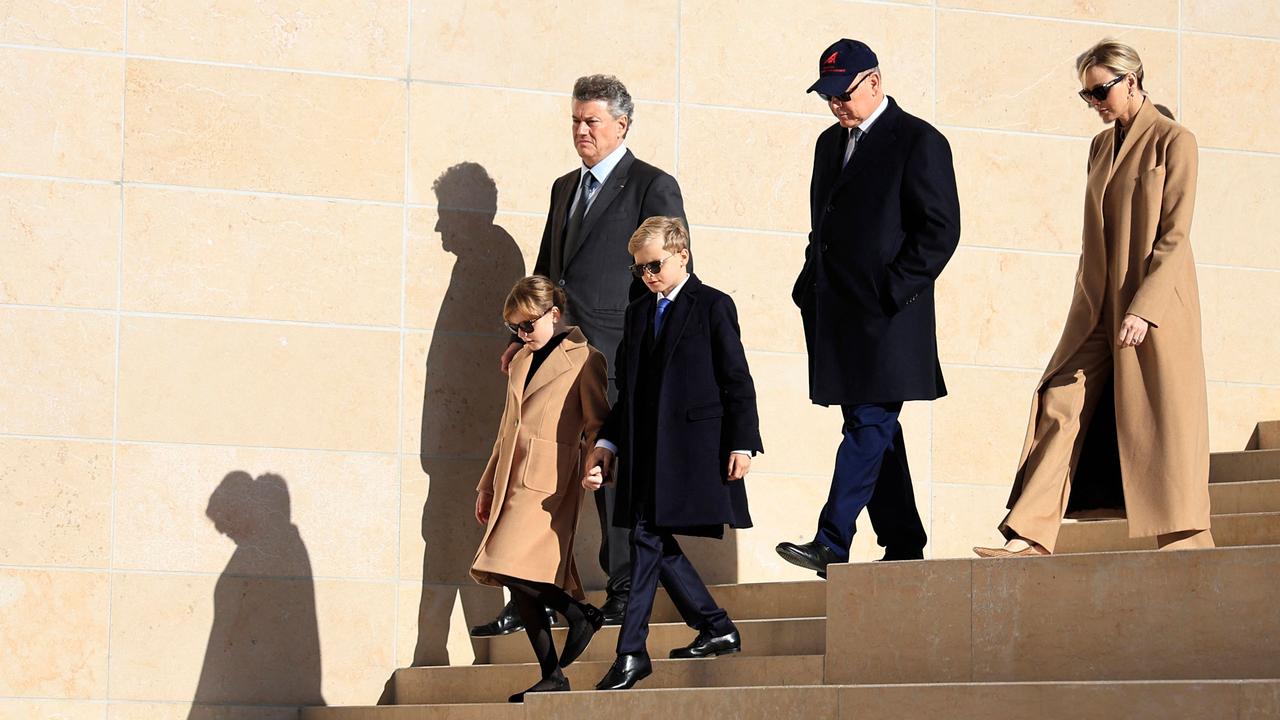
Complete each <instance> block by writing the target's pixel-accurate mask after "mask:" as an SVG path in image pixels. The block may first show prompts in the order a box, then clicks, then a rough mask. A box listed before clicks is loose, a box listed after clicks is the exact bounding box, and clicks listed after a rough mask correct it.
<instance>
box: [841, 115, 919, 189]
mask: <svg viewBox="0 0 1280 720" xmlns="http://www.w3.org/2000/svg"><path fill="white" fill-rule="evenodd" d="M901 115H902V110H901V109H900V108H899V107H898V103H896V102H894V100H893V98H889V106H888V107H886V108H885V109H884V112H883V113H881V114H880V117H879V118H876V121H875V123H874V124H873V125H872V126H871V129H870V130H868V131H867V134H866V135H864V136H863V137H862V140H860V141H858V146H857V147H856V148H854V150H853V157H851V158H849V164H848V165H845V166H844V170H843V171H840V175H839V177H837V178H836V182H835V185H834V186H832V188H831V192H832V194H835V193H836V192H837V191H839V190H840V188H841V186H843V185H844V184H845V183H847V182H849V181H850V180H852V179H853V178H855V177H857V176H858V173H861V172H863V171H864V170H866V169H867V168H872V167H876V166H877V165H878V160H879V158H880V157H881V156H882V155H884V153H885V151H886V150H888V149H889V148H890V147H892V146H893V143H894V142H895V141H896V140H897V138H898V136H897V132H896V131H897V125H898V118H899V117H900V116H901ZM843 161H844V158H843V156H838V157H837V158H836V164H837V166H839V163H841V162H843Z"/></svg>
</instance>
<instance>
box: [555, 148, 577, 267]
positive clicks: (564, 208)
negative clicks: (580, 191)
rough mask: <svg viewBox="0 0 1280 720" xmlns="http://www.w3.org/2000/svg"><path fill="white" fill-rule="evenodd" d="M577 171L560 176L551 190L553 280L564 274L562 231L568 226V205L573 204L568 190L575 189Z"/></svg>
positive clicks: (570, 192)
mask: <svg viewBox="0 0 1280 720" xmlns="http://www.w3.org/2000/svg"><path fill="white" fill-rule="evenodd" d="M579 173H580V171H579V170H574V171H573V172H571V173H569V174H568V175H564V176H561V177H560V178H559V179H557V180H556V182H555V184H554V185H553V186H552V188H551V272H552V273H553V274H554V277H555V278H557V279H558V278H559V277H560V276H561V275H563V274H564V266H565V257H564V239H565V238H564V231H565V226H566V225H568V224H569V205H570V204H571V203H572V202H573V192H572V190H571V189H570V188H573V187H577V185H576V183H577V178H578V175H579Z"/></svg>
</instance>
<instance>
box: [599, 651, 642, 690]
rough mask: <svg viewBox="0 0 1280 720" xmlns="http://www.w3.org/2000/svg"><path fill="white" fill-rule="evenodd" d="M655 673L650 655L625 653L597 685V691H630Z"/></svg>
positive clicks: (616, 660)
mask: <svg viewBox="0 0 1280 720" xmlns="http://www.w3.org/2000/svg"><path fill="white" fill-rule="evenodd" d="M652 673H653V665H652V664H651V663H650V662H649V654H648V653H642V652H638V653H623V654H621V655H619V656H618V657H617V659H615V660H614V661H613V665H612V666H611V667H610V668H609V672H607V673H605V674H604V677H603V678H600V682H598V683H596V689H597V690H630V689H631V688H633V687H635V684H636V683H638V682H640V681H641V680H643V679H645V678H647V677H649V675H651V674H652Z"/></svg>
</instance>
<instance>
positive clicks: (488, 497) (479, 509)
mask: <svg viewBox="0 0 1280 720" xmlns="http://www.w3.org/2000/svg"><path fill="white" fill-rule="evenodd" d="M492 507H493V493H487V492H482V493H478V494H477V495H476V522H478V523H480V524H481V525H488V524H489V510H490V508H492Z"/></svg>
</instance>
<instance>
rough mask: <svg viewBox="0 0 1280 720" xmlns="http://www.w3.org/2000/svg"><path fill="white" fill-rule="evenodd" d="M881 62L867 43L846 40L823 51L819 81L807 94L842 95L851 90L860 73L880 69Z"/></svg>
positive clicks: (819, 68) (819, 66)
mask: <svg viewBox="0 0 1280 720" xmlns="http://www.w3.org/2000/svg"><path fill="white" fill-rule="evenodd" d="M879 65H880V61H879V60H877V59H876V54H875V53H873V52H871V48H869V47H867V45H866V43H860V42H858V41H857V40H850V39H849V38H844V39H842V40H840V41H838V42H836V43H835V44H834V45H832V46H831V47H829V48H827V49H826V50H823V51H822V57H820V58H818V75H819V77H818V81H817V82H815V83H814V84H812V85H810V86H809V89H808V90H806V91H805V92H818V93H822V94H823V95H840V94H842V93H844V91H845V90H848V89H849V85H850V83H852V82H853V79H854V78H855V77H857V75H858V73H860V72H863V71H864V70H870V69H871V68H873V67H878V66H879Z"/></svg>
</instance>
